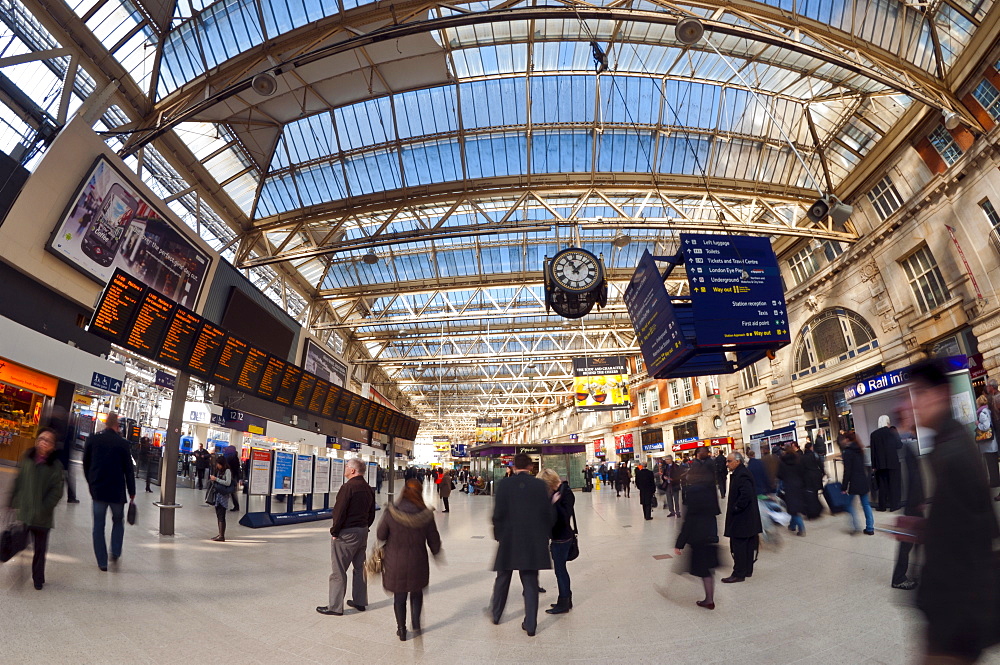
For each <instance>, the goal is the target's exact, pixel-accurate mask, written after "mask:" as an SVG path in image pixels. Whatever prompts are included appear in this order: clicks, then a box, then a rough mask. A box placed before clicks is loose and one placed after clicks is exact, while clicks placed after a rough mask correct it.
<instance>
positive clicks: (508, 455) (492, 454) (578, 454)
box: [469, 443, 587, 489]
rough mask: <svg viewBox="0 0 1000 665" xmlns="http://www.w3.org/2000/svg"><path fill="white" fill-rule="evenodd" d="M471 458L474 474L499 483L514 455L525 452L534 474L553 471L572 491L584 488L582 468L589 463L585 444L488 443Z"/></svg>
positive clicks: (473, 450) (471, 453)
mask: <svg viewBox="0 0 1000 665" xmlns="http://www.w3.org/2000/svg"><path fill="white" fill-rule="evenodd" d="M469 453H470V455H471V456H472V473H473V474H475V475H480V476H485V477H486V478H487V480H491V481H496V480H499V479H500V478H503V477H504V475H505V474H506V472H507V467H508V466H510V465H511V464H513V462H514V455H516V454H518V453H524V454H526V455H528V456H529V457H530V458H531V462H532V467H533V468H532V471H533V472H534V473H537V472H538V471H541V470H542V469H552V470H553V471H555V472H556V473H558V474H559V477H560V478H562V479H563V480H565V481H567V482H569V486H570V487H571V488H573V489H580V488H582V487H583V485H584V477H583V468H584V466H586V464H587V447H586V445H584V444H576V443H574V444H560V443H553V444H544V443H543V444H538V445H531V446H514V445H510V444H501V445H495V444H486V445H482V446H476V447H474V448H472V449H471V450H470V451H469Z"/></svg>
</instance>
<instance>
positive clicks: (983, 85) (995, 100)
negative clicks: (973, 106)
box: [972, 79, 1000, 120]
mask: <svg viewBox="0 0 1000 665" xmlns="http://www.w3.org/2000/svg"><path fill="white" fill-rule="evenodd" d="M981 90H982V91H983V92H980V91H981ZM987 96H988V97H992V100H989V99H983V98H981V97H987ZM972 98H973V99H975V100H976V102H978V103H979V105H980V106H982V107H983V110H984V111H986V112H987V113H988V114H989V116H990V117H991V118H993V119H994V120H1000V90H998V89H997V87H996V86H995V85H993V82H992V81H990V80H989V79H983V80H982V81H980V82H979V85H977V86H976V89H975V90H973V91H972Z"/></svg>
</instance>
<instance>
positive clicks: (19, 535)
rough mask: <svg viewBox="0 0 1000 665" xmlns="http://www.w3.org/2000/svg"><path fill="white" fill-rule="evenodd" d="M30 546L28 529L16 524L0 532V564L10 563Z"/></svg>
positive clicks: (18, 523)
mask: <svg viewBox="0 0 1000 665" xmlns="http://www.w3.org/2000/svg"><path fill="white" fill-rule="evenodd" d="M27 546H28V528H27V527H26V526H24V525H23V524H21V523H20V522H15V523H13V524H11V525H10V526H8V527H7V528H6V529H4V530H3V532H0V562H4V561H10V560H11V559H13V558H14V557H15V556H16V555H17V554H18V553H19V552H20V551H21V550H23V549H24V548H25V547H27Z"/></svg>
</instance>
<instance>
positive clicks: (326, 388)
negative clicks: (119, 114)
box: [309, 379, 330, 416]
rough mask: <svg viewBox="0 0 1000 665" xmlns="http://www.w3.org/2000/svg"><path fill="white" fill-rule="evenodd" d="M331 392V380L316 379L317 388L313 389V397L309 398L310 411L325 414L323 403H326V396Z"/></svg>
mask: <svg viewBox="0 0 1000 665" xmlns="http://www.w3.org/2000/svg"><path fill="white" fill-rule="evenodd" d="M329 392H330V382H329V381H324V380H323V379H318V380H317V381H316V389H315V390H313V394H312V397H311V398H310V399H309V412H310V413H315V414H316V415H319V416H321V415H323V405H324V404H325V403H326V396H327V393H329Z"/></svg>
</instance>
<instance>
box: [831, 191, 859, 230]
mask: <svg viewBox="0 0 1000 665" xmlns="http://www.w3.org/2000/svg"><path fill="white" fill-rule="evenodd" d="M853 212H854V207H853V206H849V205H847V204H846V203H841V202H840V201H838V200H837V199H834V200H833V205H831V206H830V219H831V220H832V221H833V228H834V229H835V230H837V231H843V230H844V229H845V228H846V227H845V226H844V225H845V224H846V223H847V220H848V219H849V218H850V217H851V214H852V213H853Z"/></svg>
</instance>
